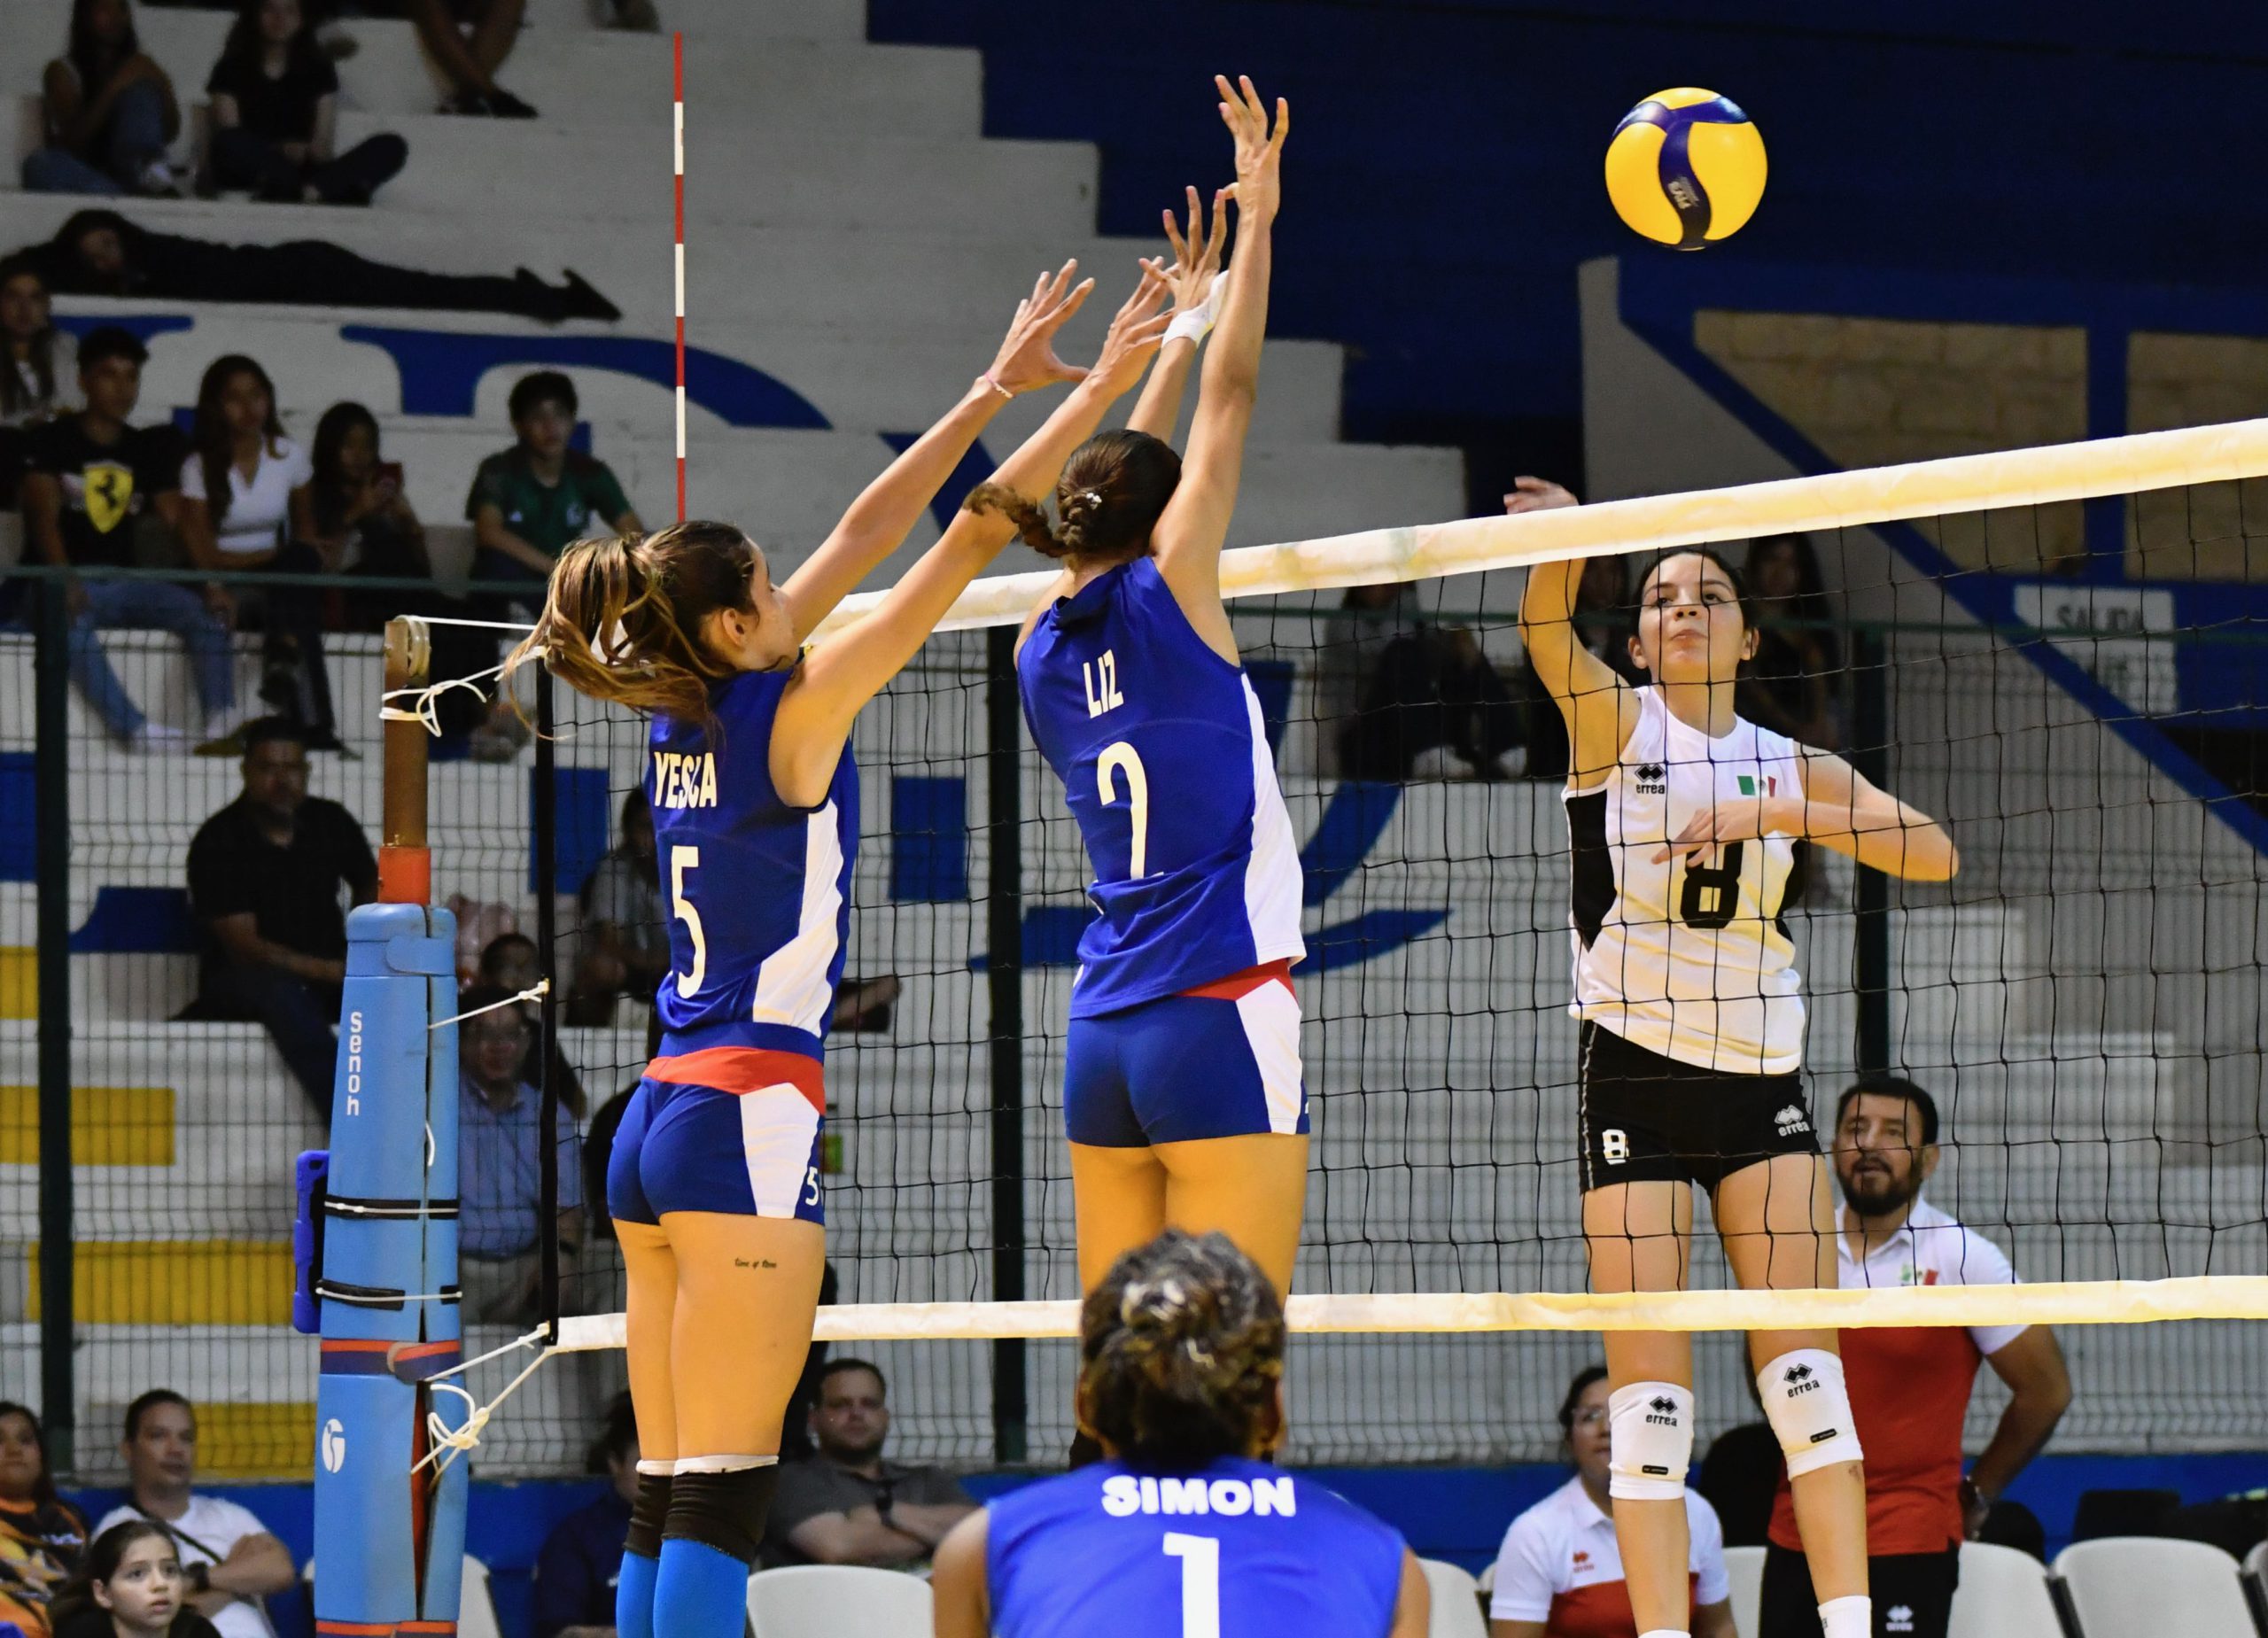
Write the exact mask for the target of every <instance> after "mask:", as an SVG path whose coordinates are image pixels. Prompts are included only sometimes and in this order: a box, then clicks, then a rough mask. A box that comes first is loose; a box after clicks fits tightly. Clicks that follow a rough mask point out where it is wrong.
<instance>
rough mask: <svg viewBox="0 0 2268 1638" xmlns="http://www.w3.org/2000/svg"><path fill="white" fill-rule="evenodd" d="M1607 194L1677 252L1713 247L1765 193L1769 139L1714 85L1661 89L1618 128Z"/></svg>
mask: <svg viewBox="0 0 2268 1638" xmlns="http://www.w3.org/2000/svg"><path fill="white" fill-rule="evenodd" d="M1606 196H1607V198H1610V199H1612V200H1613V201H1614V209H1615V213H1616V214H1617V215H1619V216H1620V217H1621V218H1622V220H1623V221H1626V222H1627V223H1629V224H1630V227H1631V229H1633V230H1634V231H1635V232H1638V233H1643V234H1644V235H1645V236H1646V237H1648V238H1650V239H1653V240H1656V241H1658V242H1659V243H1661V244H1664V245H1675V246H1676V247H1677V248H1678V249H1679V250H1699V249H1701V248H1702V247H1703V246H1704V245H1714V244H1716V243H1717V242H1718V241H1720V240H1721V239H1728V238H1730V237H1732V236H1733V235H1734V234H1735V233H1736V232H1738V231H1739V229H1740V226H1741V224H1742V223H1743V222H1744V221H1747V220H1748V219H1749V218H1750V217H1751V216H1752V215H1754V214H1755V213H1756V205H1757V201H1758V200H1759V199H1761V198H1763V197H1764V138H1763V137H1761V136H1758V135H1757V131H1756V127H1755V126H1754V125H1752V124H1751V123H1750V122H1749V118H1748V116H1747V115H1746V114H1744V113H1742V112H1741V111H1740V109H1739V108H1738V107H1736V105H1734V104H1733V103H1731V102H1730V101H1728V99H1726V98H1725V97H1720V96H1718V95H1717V94H1716V93H1715V92H1714V91H1704V90H1700V89H1697V88H1696V87H1693V86H1689V85H1687V86H1680V87H1678V88H1676V89H1674V90H1667V91H1657V92H1655V93H1654V95H1653V96H1651V97H1648V98H1646V100H1645V101H1644V102H1642V103H1640V104H1639V105H1637V106H1636V107H1635V108H1633V109H1632V110H1631V111H1630V112H1629V113H1627V114H1625V115H1623V116H1622V123H1621V124H1619V125H1618V126H1616V127H1615V128H1614V139H1613V140H1612V142H1610V143H1608V144H1607V145H1606Z"/></svg>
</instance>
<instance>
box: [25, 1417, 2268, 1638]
mask: <svg viewBox="0 0 2268 1638" xmlns="http://www.w3.org/2000/svg"><path fill="white" fill-rule="evenodd" d="M1310 1471H1313V1472H1314V1473H1315V1474H1316V1475H1317V1477H1318V1478H1320V1479H1323V1481H1324V1483H1326V1484H1328V1485H1330V1486H1331V1487H1332V1488H1334V1489H1336V1490H1338V1491H1340V1493H1341V1494H1344V1495H1346V1496H1348V1498H1349V1499H1351V1500H1353V1501H1355V1502H1359V1503H1361V1504H1362V1505H1363V1506H1364V1507H1366V1508H1369V1509H1370V1510H1371V1511H1372V1512H1374V1513H1376V1514H1378V1515H1379V1518H1384V1519H1386V1521H1387V1522H1388V1523H1390V1524H1392V1525H1394V1527H1395V1528H1396V1529H1398V1530H1400V1531H1401V1532H1402V1534H1403V1536H1405V1537H1406V1538H1407V1539H1408V1540H1409V1541H1410V1545H1411V1546H1412V1547H1414V1548H1416V1549H1417V1551H1418V1553H1419V1554H1420V1555H1422V1556H1425V1557H1428V1558H1446V1559H1449V1560H1450V1561H1452V1562H1453V1563H1456V1564H1463V1565H1464V1566H1465V1568H1467V1569H1468V1570H1471V1571H1472V1572H1475V1573H1478V1572H1480V1569H1481V1567H1482V1566H1483V1565H1485V1564H1487V1563H1489V1562H1490V1561H1491V1560H1492V1559H1494V1558H1495V1555H1496V1546H1497V1543H1498V1542H1499V1541H1502V1540H1503V1533H1504V1527H1505V1526H1506V1525H1509V1524H1510V1523H1511V1521H1512V1519H1513V1518H1515V1517H1516V1516H1517V1515H1518V1514H1519V1513H1520V1512H1521V1511H1522V1510H1525V1509H1526V1508H1527V1507H1529V1506H1531V1505H1533V1504H1534V1502H1537V1501H1539V1500H1541V1499H1542V1497H1543V1496H1544V1495H1546V1494H1549V1493H1550V1491H1552V1490H1553V1489H1555V1488H1556V1487H1557V1486H1558V1485H1559V1484H1560V1483H1562V1482H1563V1481H1564V1480H1565V1478H1566V1471H1565V1469H1563V1468H1557V1467H1546V1466H1536V1465H1527V1466H1519V1467H1493V1468H1491V1467H1450V1468H1433V1467H1416V1468H1391V1467H1327V1468H1317V1469H1313V1470H1310ZM604 1482H605V1481H604V1480H602V1479H572V1480H569V1479H553V1480H544V1481H535V1482H530V1483H525V1484H502V1483H491V1482H483V1483H476V1484H475V1485H474V1486H473V1487H472V1506H471V1511H470V1517H469V1518H468V1521H467V1527H466V1531H465V1550H466V1551H467V1552H469V1553H470V1554H471V1555H472V1556H474V1557H476V1558H478V1559H479V1560H480V1561H481V1562H482V1563H483V1564H486V1565H487V1566H488V1569H489V1575H490V1588H491V1592H492V1595H493V1598H494V1600H495V1603H496V1614H497V1618H498V1620H499V1622H500V1623H501V1626H502V1627H503V1633H504V1638H529V1625H528V1624H529V1619H530V1617H529V1611H530V1603H529V1597H530V1594H529V1584H528V1568H529V1566H530V1565H532V1564H533V1563H534V1562H535V1556H536V1554H537V1552H538V1551H539V1550H540V1549H541V1548H542V1546H543V1541H544V1538H545V1537H546V1536H548V1534H550V1533H551V1529H552V1526H553V1525H556V1524H557V1523H558V1522H559V1520H560V1519H562V1518H565V1517H566V1516H567V1515H568V1514H569V1513H571V1512H573V1511H574V1510H576V1509H577V1508H579V1507H581V1506H582V1505H583V1504H584V1503H585V1502H588V1501H590V1500H591V1499H592V1498H593V1497H594V1496H596V1495H597V1494H599V1491H600V1489H601V1487H602V1486H603V1484H604ZM1029 1482H1030V1480H1029V1476H1027V1475H1021V1474H1007V1473H986V1474H978V1475H975V1476H974V1477H972V1478H971V1479H969V1480H968V1487H969V1489H970V1490H971V1491H973V1492H974V1493H975V1494H977V1495H979V1496H990V1495H997V1494H999V1493H1000V1492H1002V1491H1004V1490H1009V1489H1013V1488H1014V1487H1016V1486H1018V1485H1021V1484H1027V1483H1029ZM2259 1487H2268V1451H2259V1452H2247V1453H2242V1454H2236V1455H2228V1456H2060V1455H2051V1456H2043V1457H2041V1458H2040V1459H2039V1461H2037V1462H2035V1463H2032V1464H2031V1467H2030V1468H2029V1469H2027V1470H2026V1471H2025V1472H2024V1474H2023V1477H2022V1478H2021V1479H2018V1480H2017V1482H2016V1486H2015V1487H2013V1488H2012V1489H2011V1490H2010V1491H2009V1493H2008V1494H2010V1496H2011V1497H2012V1498H2014V1499H2015V1500H2016V1501H2019V1502H2023V1503H2024V1505H2025V1506H2027V1507H2029V1508H2031V1510H2032V1511H2033V1512H2035V1513H2037V1514H2039V1518H2040V1522H2041V1523H2042V1524H2044V1525H2046V1526H2047V1546H2048V1552H2049V1554H2050V1555H2051V1556H2053V1554H2054V1552H2055V1551H2056V1550H2057V1549H2061V1548H2062V1546H2064V1545H2065V1544H2066V1543H2067V1542H2068V1541H2070V1533H2071V1518H2072V1515H2073V1512H2074V1511H2075V1510H2076V1509H2077V1508H2078V1499H2079V1496H2080V1495H2081V1494H2082V1493H2084V1492H2085V1491H2088V1490H2095V1489H2168V1490H2176V1491H2179V1492H2180V1494H2181V1499H2182V1500H2183V1501H2184V1502H2209V1501H2211V1500H2213V1499H2215V1498H2216V1497H2218V1496H2223V1495H2228V1494H2234V1493H2235V1492H2238V1491H2241V1490H2249V1489H2255V1488H2259ZM214 1494H216V1495H222V1496H226V1497H228V1498H229V1500H230V1501H233V1502H241V1503H243V1504H244V1505H245V1506H246V1507H248V1508H250V1509H251V1510H252V1511H253V1512H254V1513H256V1514H258V1515H259V1516H260V1518H262V1519H263V1520H265V1521H266V1522H267V1524H268V1527H269V1528H270V1529H272V1530H273V1531H275V1533H276V1535H277V1536H278V1537H279V1538H281V1539H282V1541H283V1544H284V1545H285V1546H286V1547H288V1548H290V1549H291V1557H292V1561H293V1562H294V1563H297V1564H305V1563H306V1562H307V1554H308V1553H309V1552H310V1551H311V1550H313V1547H314V1537H315V1493H314V1489H313V1487H311V1486H307V1485H246V1486H237V1487H219V1488H216V1489H215V1490H214ZM70 1495H71V1499H72V1500H73V1501H74V1502H77V1503H78V1504H79V1505H80V1507H81V1508H82V1509H83V1510H85V1512H86V1514H87V1517H88V1518H89V1519H90V1520H91V1519H94V1518H99V1517H101V1516H102V1514H104V1513H105V1512H107V1511H109V1510H110V1509H111V1508H113V1507H114V1506H116V1505H117V1504H118V1503H119V1502H120V1501H122V1500H124V1497H123V1495H122V1494H120V1493H119V1492H117V1491H114V1490H81V1491H74V1492H71V1493H70ZM269 1607H270V1611H271V1613H273V1614H274V1616H275V1617H276V1628H277V1631H278V1632H279V1633H280V1634H282V1638H304V1634H307V1632H308V1631H309V1630H310V1625H311V1624H310V1620H309V1615H308V1611H307V1600H306V1598H305V1597H304V1596H303V1595H300V1594H299V1592H298V1591H297V1590H296V1589H295V1590H294V1591H292V1592H291V1593H288V1594H285V1595H283V1596H282V1597H281V1598H277V1599H272V1600H270V1601H269Z"/></svg>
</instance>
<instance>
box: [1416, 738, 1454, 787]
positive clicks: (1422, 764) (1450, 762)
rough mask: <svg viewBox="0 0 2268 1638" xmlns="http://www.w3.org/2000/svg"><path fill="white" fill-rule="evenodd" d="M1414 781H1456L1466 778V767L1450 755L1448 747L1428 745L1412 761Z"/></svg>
mask: <svg viewBox="0 0 2268 1638" xmlns="http://www.w3.org/2000/svg"><path fill="white" fill-rule="evenodd" d="M1464 777H1466V776H1465V772H1464V764H1463V763H1461V762H1459V761H1457V760H1456V758H1455V757H1452V756H1451V755H1450V754H1449V747H1448V746H1446V745H1428V746H1427V747H1425V749H1423V750H1421V751H1419V752H1418V753H1417V755H1416V756H1415V757H1411V758H1410V778H1411V779H1412V780H1454V779H1462V778H1464Z"/></svg>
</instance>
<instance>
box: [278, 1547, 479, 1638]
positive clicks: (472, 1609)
mask: <svg viewBox="0 0 2268 1638" xmlns="http://www.w3.org/2000/svg"><path fill="white" fill-rule="evenodd" d="M299 1580H302V1581H303V1582H305V1583H306V1584H307V1586H309V1587H313V1586H314V1585H315V1560H314V1559H313V1558H310V1559H308V1560H307V1563H306V1564H303V1565H301V1566H300V1568H299ZM457 1638H503V1628H502V1627H501V1626H499V1625H498V1624H497V1620H496V1601H495V1599H494V1598H493V1597H492V1596H491V1595H490V1594H489V1591H488V1566H487V1565H486V1564H483V1563H481V1562H480V1560H478V1558H475V1557H474V1556H472V1555H471V1554H470V1553H467V1554H466V1555H465V1556H464V1572H463V1580H462V1581H461V1582H460V1583H459V1585H458V1591H457Z"/></svg>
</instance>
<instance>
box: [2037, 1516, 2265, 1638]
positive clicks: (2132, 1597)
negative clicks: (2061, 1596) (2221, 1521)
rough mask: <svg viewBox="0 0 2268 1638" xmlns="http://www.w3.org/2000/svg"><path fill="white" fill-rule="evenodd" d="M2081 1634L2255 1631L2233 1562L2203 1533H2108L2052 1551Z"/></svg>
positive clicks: (2229, 1636) (2115, 1636)
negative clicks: (2192, 1537) (2197, 1536)
mask: <svg viewBox="0 0 2268 1638" xmlns="http://www.w3.org/2000/svg"><path fill="white" fill-rule="evenodd" d="M2055 1573H2056V1574H2057V1575H2060V1576H2062V1578H2063V1580H2064V1583H2065V1585H2066V1586H2068V1587H2069V1588H2070V1591H2071V1603H2072V1607H2073V1608H2074V1609H2076V1610H2077V1611H2078V1617H2079V1626H2080V1627H2081V1628H2082V1629H2083V1630H2084V1631H2085V1634H2086V1638H2168V1635H2169V1634H2179V1635H2180V1638H2256V1631H2255V1629H2254V1627H2253V1625H2252V1611H2250V1610H2249V1609H2248V1608H2246V1606H2245V1602H2244V1589H2243V1588H2242V1587H2241V1585H2240V1584H2239V1583H2238V1581H2237V1562H2236V1560H2235V1559H2233V1558H2232V1557H2230V1556H2228V1555H2227V1554H2226V1553H2225V1552H2223V1551H2222V1550H2221V1549H2219V1548H2218V1547H2211V1546H2208V1545H2207V1544H2206V1543H2205V1542H2202V1541H2174V1540H2171V1539H2170V1538H2167V1537H2163V1536H2140V1535H2137V1536H2107V1537H2105V1538H2104V1539H2102V1540H2101V1541H2075V1542H2073V1543H2072V1544H2071V1545H2070V1546H2069V1547H2067V1548H2065V1549H2063V1550H2062V1552H2060V1553H2058V1554H2056V1555H2055Z"/></svg>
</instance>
